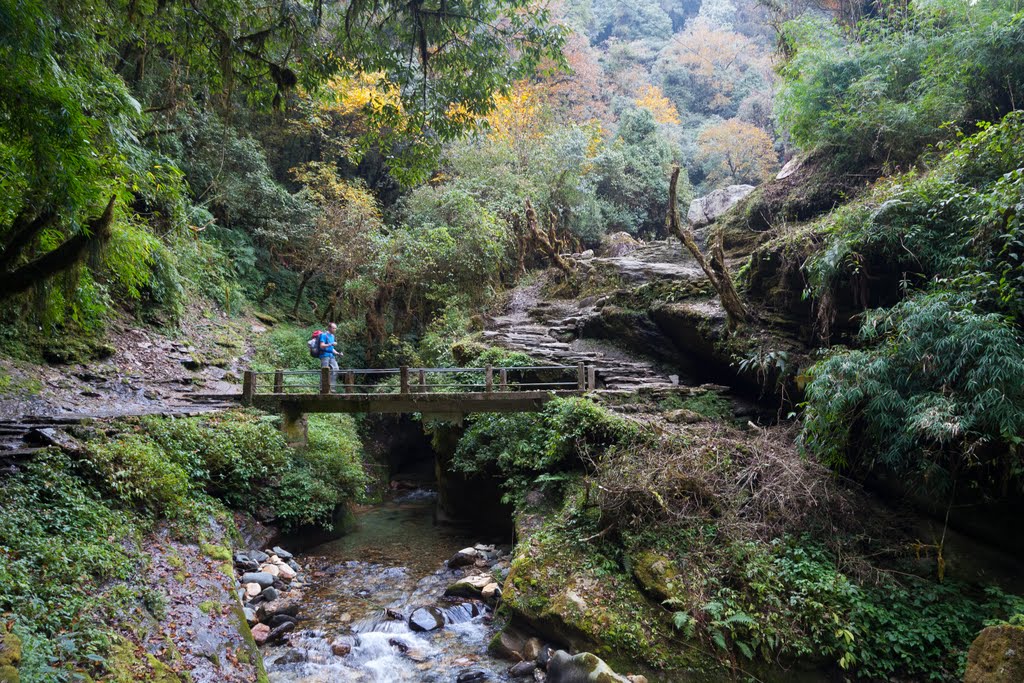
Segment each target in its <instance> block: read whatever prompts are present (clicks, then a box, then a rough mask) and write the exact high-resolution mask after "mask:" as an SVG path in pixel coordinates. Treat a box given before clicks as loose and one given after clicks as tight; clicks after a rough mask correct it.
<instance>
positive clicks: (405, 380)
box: [398, 365, 409, 394]
mask: <svg viewBox="0 0 1024 683" xmlns="http://www.w3.org/2000/svg"><path fill="white" fill-rule="evenodd" d="M398 374H399V377H400V378H401V388H400V389H399V391H400V393H403V394H408V393H409V367H408V366H407V365H403V366H402V367H400V368H399V369H398Z"/></svg>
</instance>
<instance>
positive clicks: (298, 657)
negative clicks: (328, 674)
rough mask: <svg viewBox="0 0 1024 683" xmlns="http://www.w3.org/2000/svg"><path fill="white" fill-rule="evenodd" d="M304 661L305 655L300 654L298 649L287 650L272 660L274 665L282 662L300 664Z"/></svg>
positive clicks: (282, 663) (279, 664)
mask: <svg viewBox="0 0 1024 683" xmlns="http://www.w3.org/2000/svg"><path fill="white" fill-rule="evenodd" d="M304 661H306V655H304V654H302V652H301V651H299V650H288V652H285V653H284V654H283V655H281V656H280V657H278V658H277V659H275V660H274V664H275V665H276V666H281V665H284V664H300V663H302V662H304Z"/></svg>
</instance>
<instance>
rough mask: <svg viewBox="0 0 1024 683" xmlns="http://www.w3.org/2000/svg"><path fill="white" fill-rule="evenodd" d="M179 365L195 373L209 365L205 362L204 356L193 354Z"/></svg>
mask: <svg viewBox="0 0 1024 683" xmlns="http://www.w3.org/2000/svg"><path fill="white" fill-rule="evenodd" d="M181 364H182V365H184V366H185V368H186V369H188V370H192V371H196V370H202V369H203V368H205V367H206V366H207V365H209V364H210V363H209V361H207V360H206V356H204V355H203V354H201V353H193V354H191V355H189V357H188V358H187V359H186V360H183V361H182V362H181Z"/></svg>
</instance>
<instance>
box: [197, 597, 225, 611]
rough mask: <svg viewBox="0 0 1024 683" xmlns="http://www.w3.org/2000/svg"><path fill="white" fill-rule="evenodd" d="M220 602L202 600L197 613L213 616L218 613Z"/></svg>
mask: <svg viewBox="0 0 1024 683" xmlns="http://www.w3.org/2000/svg"><path fill="white" fill-rule="evenodd" d="M220 606H221V604H220V602H218V601H216V600H203V601H202V602H201V603H199V611H200V612H202V613H203V614H213V613H215V612H219V611H220Z"/></svg>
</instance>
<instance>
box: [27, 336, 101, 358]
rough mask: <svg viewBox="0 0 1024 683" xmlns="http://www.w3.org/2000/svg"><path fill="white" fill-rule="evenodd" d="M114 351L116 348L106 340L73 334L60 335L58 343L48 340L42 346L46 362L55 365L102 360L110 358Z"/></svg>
mask: <svg viewBox="0 0 1024 683" xmlns="http://www.w3.org/2000/svg"><path fill="white" fill-rule="evenodd" d="M115 353H117V349H116V348H114V347H113V346H112V345H110V344H107V343H106V342H101V341H96V340H92V339H82V338H77V337H74V336H67V337H62V338H61V339H60V341H59V343H53V342H48V343H47V345H46V347H45V348H43V358H44V359H45V360H46V361H47V362H48V363H54V364H57V365H70V364H73V363H84V362H86V361H90V360H102V359H104V358H110V357H111V356H113V355H114V354H115Z"/></svg>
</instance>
